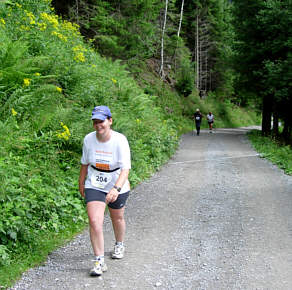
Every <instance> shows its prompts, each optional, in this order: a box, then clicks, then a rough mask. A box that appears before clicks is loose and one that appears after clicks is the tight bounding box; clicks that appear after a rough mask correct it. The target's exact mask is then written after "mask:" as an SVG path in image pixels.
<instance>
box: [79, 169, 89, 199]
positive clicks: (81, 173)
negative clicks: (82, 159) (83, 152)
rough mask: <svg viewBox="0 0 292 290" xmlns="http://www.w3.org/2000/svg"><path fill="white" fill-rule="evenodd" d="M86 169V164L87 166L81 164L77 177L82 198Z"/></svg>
mask: <svg viewBox="0 0 292 290" xmlns="http://www.w3.org/2000/svg"><path fill="white" fill-rule="evenodd" d="M87 169H88V164H87V165H84V164H81V167H80V175H79V191H80V194H81V195H82V197H85V193H84V183H85V179H86V176H87Z"/></svg>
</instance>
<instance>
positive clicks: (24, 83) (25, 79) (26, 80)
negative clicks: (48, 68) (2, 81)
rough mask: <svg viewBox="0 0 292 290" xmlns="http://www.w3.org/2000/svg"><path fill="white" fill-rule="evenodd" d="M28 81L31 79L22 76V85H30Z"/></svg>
mask: <svg viewBox="0 0 292 290" xmlns="http://www.w3.org/2000/svg"><path fill="white" fill-rule="evenodd" d="M30 81H31V79H28V78H24V79H23V85H24V86H25V87H27V86H29V85H30Z"/></svg>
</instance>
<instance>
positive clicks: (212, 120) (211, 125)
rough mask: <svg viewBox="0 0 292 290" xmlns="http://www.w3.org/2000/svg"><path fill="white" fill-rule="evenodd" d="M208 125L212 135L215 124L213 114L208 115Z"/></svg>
mask: <svg viewBox="0 0 292 290" xmlns="http://www.w3.org/2000/svg"><path fill="white" fill-rule="evenodd" d="M207 120H208V125H209V132H210V133H212V129H213V123H214V115H213V114H212V112H209V113H208V115H207Z"/></svg>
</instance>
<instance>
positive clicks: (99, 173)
mask: <svg viewBox="0 0 292 290" xmlns="http://www.w3.org/2000/svg"><path fill="white" fill-rule="evenodd" d="M91 119H92V121H93V128H94V129H95V131H94V132H91V133H89V134H87V135H86V136H85V138H84V142H83V153H82V158H81V168H80V176H79V191H80V193H81V195H82V196H83V197H85V201H86V204H87V214H88V218H89V229H90V239H91V245H92V248H93V252H94V255H95V257H94V266H93V268H92V269H91V270H90V275H91V276H100V275H102V272H105V271H106V270H107V266H106V263H105V260H104V237H103V222H104V211H105V208H106V205H108V209H109V212H110V217H111V220H112V224H113V229H114V234H115V239H116V243H115V245H114V251H113V253H112V258H113V259H121V258H123V256H124V251H125V247H124V236H125V229H126V224H125V220H124V209H125V204H126V201H127V198H128V196H129V192H130V184H129V181H128V175H129V171H130V168H131V158H130V148H129V144H128V141H127V139H126V137H125V136H124V135H122V134H121V133H118V132H116V131H113V130H112V129H111V125H112V123H113V120H112V115H111V111H110V109H109V108H108V107H106V106H98V107H95V108H94V109H93V111H92V117H91Z"/></svg>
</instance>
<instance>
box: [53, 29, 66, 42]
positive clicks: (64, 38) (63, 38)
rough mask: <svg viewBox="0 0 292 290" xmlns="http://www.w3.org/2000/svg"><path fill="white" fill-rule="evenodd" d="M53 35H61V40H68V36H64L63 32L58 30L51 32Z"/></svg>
mask: <svg viewBox="0 0 292 290" xmlns="http://www.w3.org/2000/svg"><path fill="white" fill-rule="evenodd" d="M51 35H55V36H57V37H59V38H60V39H61V40H64V41H65V42H66V41H67V37H66V36H64V35H63V34H61V33H59V32H57V31H53V32H52V33H51Z"/></svg>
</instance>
